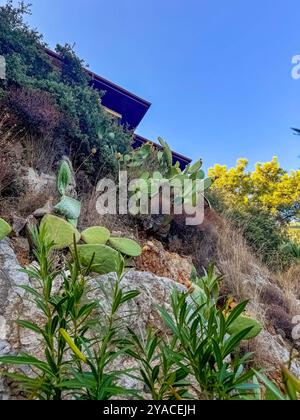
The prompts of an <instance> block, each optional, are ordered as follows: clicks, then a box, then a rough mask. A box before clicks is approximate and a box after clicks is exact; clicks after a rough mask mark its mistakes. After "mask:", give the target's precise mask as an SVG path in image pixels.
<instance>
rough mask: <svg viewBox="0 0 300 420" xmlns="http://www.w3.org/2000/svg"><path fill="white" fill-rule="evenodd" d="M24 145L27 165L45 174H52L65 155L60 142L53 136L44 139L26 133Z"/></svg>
mask: <svg viewBox="0 0 300 420" xmlns="http://www.w3.org/2000/svg"><path fill="white" fill-rule="evenodd" d="M22 144H23V147H24V156H23V158H24V161H25V162H26V165H28V166H30V167H32V168H34V169H36V170H37V171H38V172H43V173H45V174H50V173H52V172H53V169H54V168H55V166H56V163H57V162H58V161H59V160H60V159H61V157H62V156H63V155H64V150H62V148H61V145H60V142H59V140H58V139H55V138H53V137H51V136H46V137H43V136H41V135H32V134H31V133H26V135H25V136H24V138H23V141H22Z"/></svg>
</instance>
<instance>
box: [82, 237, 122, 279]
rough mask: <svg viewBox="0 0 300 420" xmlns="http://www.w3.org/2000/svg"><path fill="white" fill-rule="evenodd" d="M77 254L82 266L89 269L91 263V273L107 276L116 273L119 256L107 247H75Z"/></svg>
mask: <svg viewBox="0 0 300 420" xmlns="http://www.w3.org/2000/svg"><path fill="white" fill-rule="evenodd" d="M77 252H78V256H79V260H80V262H81V264H82V265H83V266H85V267H89V266H90V264H91V261H92V265H91V267H90V268H91V271H92V272H95V273H99V274H108V273H112V272H116V271H117V267H118V261H119V254H118V252H117V251H115V250H114V249H112V248H110V247H109V246H106V245H88V244H86V245H77Z"/></svg>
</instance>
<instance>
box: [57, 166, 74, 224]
mask: <svg viewBox="0 0 300 420" xmlns="http://www.w3.org/2000/svg"><path fill="white" fill-rule="evenodd" d="M71 180H72V170H71V168H70V164H69V163H68V162H67V161H65V160H63V161H61V163H60V166H59V170H58V174H57V189H58V192H59V193H60V195H61V200H60V202H59V203H58V204H56V206H55V207H54V211H55V213H57V214H59V215H61V216H64V217H65V218H66V219H67V220H68V221H69V222H70V223H71V224H72V225H73V226H74V227H76V226H77V221H78V218H79V216H80V211H81V203H80V201H78V200H75V199H74V198H71V197H68V196H66V195H65V194H66V190H67V188H68V186H69V185H70V183H71Z"/></svg>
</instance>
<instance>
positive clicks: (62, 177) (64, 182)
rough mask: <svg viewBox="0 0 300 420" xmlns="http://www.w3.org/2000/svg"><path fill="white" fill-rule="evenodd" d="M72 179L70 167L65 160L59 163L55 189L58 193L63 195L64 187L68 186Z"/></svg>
mask: <svg viewBox="0 0 300 420" xmlns="http://www.w3.org/2000/svg"><path fill="white" fill-rule="evenodd" d="M71 180H72V172H71V168H70V166H69V164H68V162H66V161H65V160H63V161H62V162H61V164H60V167H59V170H58V174H57V189H58V192H59V193H60V195H65V193H66V189H67V188H68V186H69V184H70V182H71Z"/></svg>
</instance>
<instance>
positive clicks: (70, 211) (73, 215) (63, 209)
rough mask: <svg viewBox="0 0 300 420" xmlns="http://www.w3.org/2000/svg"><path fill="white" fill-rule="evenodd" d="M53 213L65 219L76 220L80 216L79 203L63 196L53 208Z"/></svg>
mask: <svg viewBox="0 0 300 420" xmlns="http://www.w3.org/2000/svg"><path fill="white" fill-rule="evenodd" d="M54 211H55V213H58V214H60V215H62V216H64V217H65V218H66V219H72V220H77V219H78V218H79V216H80V211H81V203H80V201H78V200H75V199H74V198H71V197H67V196H63V197H62V199H61V200H60V202H59V203H58V204H56V206H54Z"/></svg>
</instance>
